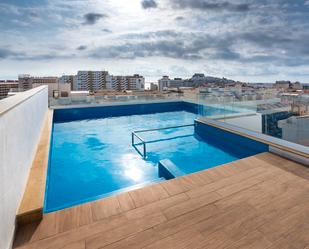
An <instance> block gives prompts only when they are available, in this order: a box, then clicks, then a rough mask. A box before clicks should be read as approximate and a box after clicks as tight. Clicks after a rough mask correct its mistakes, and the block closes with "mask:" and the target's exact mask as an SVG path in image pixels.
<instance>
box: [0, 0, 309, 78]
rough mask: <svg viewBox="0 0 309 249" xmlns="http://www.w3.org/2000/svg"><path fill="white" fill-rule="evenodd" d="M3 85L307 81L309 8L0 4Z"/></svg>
mask: <svg viewBox="0 0 309 249" xmlns="http://www.w3.org/2000/svg"><path fill="white" fill-rule="evenodd" d="M0 10H1V12H2V15H1V17H0V28H1V32H2V34H3V38H2V39H1V41H0V78H1V79H16V77H17V75H18V74H20V73H29V74H32V75H41V76H50V75H59V76H60V75H62V74H74V73H75V72H76V71H78V70H80V69H83V70H103V69H107V70H109V71H112V72H113V73H114V74H120V75H129V74H132V73H139V74H141V75H143V76H145V78H146V81H147V82H149V81H154V80H153V79H158V78H160V77H161V76H162V75H165V74H167V75H170V76H172V77H173V76H175V77H182V78H186V77H190V76H191V75H193V74H194V73H196V72H201V73H205V74H206V75H212V76H217V77H227V78H231V79H233V80H240V81H246V82H247V81H248V82H275V81H276V80H291V81H301V82H309V51H308V48H307V44H306V41H307V40H308V38H309V37H308V30H309V20H308V18H307V15H308V12H309V1H300V0H298V1H293V3H291V2H290V1H286V0H277V1H266V0H263V1H256V0H247V1H242V0H239V1H217V0H216V1H206V0H193V1H192V0H191V1H189V0H180V1H176V0H143V1H141V0H132V1H130V2H129V3H126V2H124V1H120V0H113V1H104V4H103V3H102V1H98V0H91V1H90V0H89V1H73V0H70V1H65V2H63V1H60V0H53V1H51V0H29V1H21V0H14V1H8V0H4V1H1V3H0Z"/></svg>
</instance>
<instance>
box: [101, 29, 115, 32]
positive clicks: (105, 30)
mask: <svg viewBox="0 0 309 249" xmlns="http://www.w3.org/2000/svg"><path fill="white" fill-rule="evenodd" d="M102 31H103V32H105V33H113V31H111V30H110V29H102Z"/></svg>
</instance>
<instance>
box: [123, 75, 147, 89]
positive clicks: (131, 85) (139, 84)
mask: <svg viewBox="0 0 309 249" xmlns="http://www.w3.org/2000/svg"><path fill="white" fill-rule="evenodd" d="M125 78H126V80H127V89H126V90H132V91H136V90H144V89H145V78H144V77H143V76H141V75H139V74H134V75H133V76H125Z"/></svg>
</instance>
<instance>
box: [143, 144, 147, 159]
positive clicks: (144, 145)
mask: <svg viewBox="0 0 309 249" xmlns="http://www.w3.org/2000/svg"><path fill="white" fill-rule="evenodd" d="M143 147H144V158H146V153H147V152H146V143H145V142H143Z"/></svg>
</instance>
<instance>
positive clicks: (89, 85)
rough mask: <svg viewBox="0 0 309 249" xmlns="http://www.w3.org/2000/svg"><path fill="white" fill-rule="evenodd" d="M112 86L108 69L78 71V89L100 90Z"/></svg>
mask: <svg viewBox="0 0 309 249" xmlns="http://www.w3.org/2000/svg"><path fill="white" fill-rule="evenodd" d="M109 88H111V79H110V76H109V74H108V72H107V71H78V72H77V76H76V89H74V88H73V89H74V90H78V91H91V92H95V91H100V90H104V89H109Z"/></svg>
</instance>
